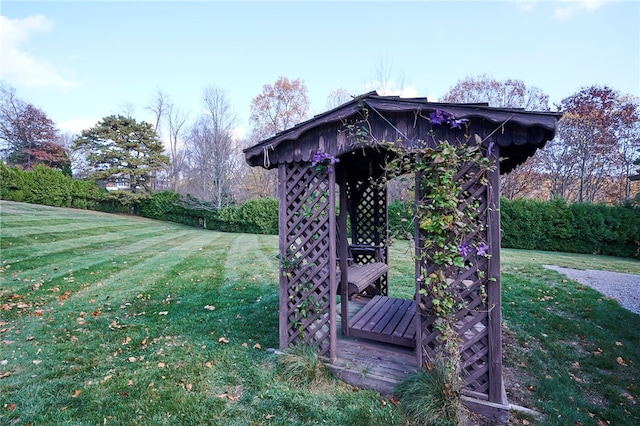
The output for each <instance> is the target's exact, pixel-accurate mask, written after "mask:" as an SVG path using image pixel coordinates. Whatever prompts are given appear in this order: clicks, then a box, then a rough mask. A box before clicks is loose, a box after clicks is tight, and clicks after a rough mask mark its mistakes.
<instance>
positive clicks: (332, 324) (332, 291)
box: [327, 173, 347, 363]
mask: <svg viewBox="0 0 640 426" xmlns="http://www.w3.org/2000/svg"><path fill="white" fill-rule="evenodd" d="M327 177H328V179H329V212H328V216H329V356H330V357H331V362H332V363H333V362H334V361H335V359H336V357H337V335H336V333H337V331H336V325H337V324H336V316H337V315H336V293H337V291H338V284H337V283H336V273H337V270H336V263H337V259H336V174H335V173H328V176H327ZM343 287H347V286H346V285H344V286H343Z"/></svg>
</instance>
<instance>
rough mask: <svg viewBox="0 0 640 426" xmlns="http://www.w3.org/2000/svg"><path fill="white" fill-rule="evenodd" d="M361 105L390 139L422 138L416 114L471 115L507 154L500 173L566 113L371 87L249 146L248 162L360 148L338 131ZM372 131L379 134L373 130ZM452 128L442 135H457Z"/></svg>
mask: <svg viewBox="0 0 640 426" xmlns="http://www.w3.org/2000/svg"><path fill="white" fill-rule="evenodd" d="M363 109H366V110H367V111H368V114H369V117H370V118H372V119H375V118H379V119H380V120H379V121H380V123H379V124H380V125H378V126H377V133H378V134H374V135H373V136H375V137H376V138H377V139H378V140H387V141H390V140H394V141H395V140H398V139H404V140H407V141H413V140H415V139H421V138H422V139H424V138H425V137H426V135H427V134H428V132H429V131H430V130H431V127H430V126H429V127H428V128H427V127H426V126H425V124H424V123H422V124H420V123H419V122H418V120H416V117H418V116H423V117H428V115H429V113H431V112H434V111H436V110H441V111H446V112H448V113H450V114H452V115H453V116H455V117H456V118H458V119H463V118H464V119H468V120H469V123H471V127H470V129H469V130H470V132H471V133H477V134H479V135H480V136H481V137H483V138H487V140H488V141H493V142H494V144H495V145H496V146H498V147H499V149H500V156H501V157H502V158H503V160H502V162H501V167H500V169H501V173H506V172H509V171H511V170H512V169H513V168H515V167H516V166H517V165H519V164H521V163H523V162H524V161H526V159H527V158H528V157H530V156H531V155H533V153H534V152H535V151H536V150H537V149H539V148H542V147H544V145H545V144H546V143H547V141H549V140H551V139H553V137H554V136H555V133H556V129H557V123H558V120H559V119H560V117H561V116H562V114H560V113H557V112H535V111H525V110H523V109H514V108H494V107H490V106H488V105H487V104H457V103H439V102H429V101H427V99H426V98H399V97H396V96H379V95H378V94H377V93H376V92H370V93H366V94H364V95H361V96H357V97H355V98H354V99H353V100H352V101H349V102H346V103H344V104H342V105H340V106H338V107H336V108H334V109H332V110H329V111H326V112H324V113H322V114H318V115H316V116H315V117H313V118H312V119H310V120H307V121H304V122H302V123H299V124H297V125H295V126H293V127H292V128H289V129H287V130H285V131H282V132H280V133H278V134H276V135H275V136H273V137H270V138H268V139H265V140H263V141H261V142H260V143H258V144H256V145H254V146H252V147H249V148H247V149H245V150H244V154H245V158H246V161H247V162H248V163H249V164H250V165H252V166H262V167H265V168H274V167H277V166H278V164H279V163H285V162H292V161H311V159H312V157H313V154H314V153H315V152H316V151H317V150H318V149H322V150H323V151H324V152H327V153H329V154H332V155H334V156H339V155H342V154H344V153H346V152H349V151H353V150H356V149H360V148H362V145H361V144H360V145H358V146H354V145H352V144H349V143H345V142H344V138H345V136H344V135H342V136H340V134H341V133H343V132H342V130H344V123H346V122H349V121H350V120H355V119H357V118H358V117H359V116H361V115H362V111H363ZM422 121H425V120H422ZM383 127H384V128H383ZM373 133H376V131H375V129H374V132H373ZM448 133H449V134H445V135H439V136H441V137H443V138H445V137H452V138H453V137H456V135H455V134H452V133H451V132H448ZM454 133H455V132H454ZM458 133H460V132H458ZM458 136H460V134H458ZM333 139H335V140H333ZM340 139H342V143H341V142H340ZM332 140H333V141H332Z"/></svg>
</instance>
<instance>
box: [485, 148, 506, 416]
mask: <svg viewBox="0 0 640 426" xmlns="http://www.w3.org/2000/svg"><path fill="white" fill-rule="evenodd" d="M492 154H493V155H492V159H493V160H494V161H495V166H496V169H495V171H493V172H491V173H489V176H488V179H487V180H488V182H489V183H488V187H487V204H488V205H487V208H488V211H487V227H488V230H487V244H488V245H489V253H490V254H491V258H490V259H489V260H488V262H487V264H488V266H487V269H488V271H487V277H488V278H489V279H490V280H491V281H488V282H487V287H488V288H487V303H488V309H489V320H488V331H489V401H491V402H493V403H498V404H507V401H506V397H505V396H504V393H503V391H502V389H503V384H502V295H501V284H500V244H501V242H500V160H499V158H500V157H499V155H500V153H499V149H498V147H496V149H494V152H493V153H492Z"/></svg>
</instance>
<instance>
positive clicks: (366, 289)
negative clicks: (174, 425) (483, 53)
mask: <svg viewBox="0 0 640 426" xmlns="http://www.w3.org/2000/svg"><path fill="white" fill-rule="evenodd" d="M436 111H439V113H445V114H447V116H450V117H455V118H456V119H465V120H468V125H467V126H466V128H462V127H461V128H452V127H450V126H434V125H433V124H432V122H431V121H430V120H429V119H428V117H429V114H430V113H434V112H436ZM559 118H560V114H558V113H549V112H530V111H524V110H521V109H505V108H492V107H488V106H487V105H486V104H450V103H432V102H428V101H427V99H425V98H412V99H407V98H398V97H388V96H378V95H377V93H375V92H371V93H368V94H365V95H362V96H359V97H357V98H354V99H353V100H352V101H350V102H347V103H345V104H343V105H341V106H339V107H337V108H334V109H332V110H330V111H327V112H325V113H322V114H319V115H317V116H315V117H314V118H312V119H310V120H308V121H306V122H303V123H300V124H298V125H296V126H294V127H292V128H290V129H288V130H285V131H283V132H281V133H278V134H277V135H275V136H273V137H271V138H269V139H266V140H263V141H262V142H260V143H258V144H257V145H255V146H253V147H250V148H247V149H245V150H244V153H245V158H246V161H247V162H248V164H249V165H251V166H260V167H264V168H266V169H273V168H277V170H278V184H279V185H278V187H279V195H278V196H279V258H280V279H279V280H280V282H279V284H280V322H279V329H280V330H279V333H280V347H281V349H286V348H288V347H290V346H292V345H296V344H300V343H304V344H309V345H312V346H314V347H315V348H317V352H318V354H319V355H320V356H322V357H323V359H325V360H326V362H327V364H328V365H329V367H330V368H332V370H333V371H334V372H336V374H338V375H339V376H340V377H342V378H343V379H344V380H345V381H347V382H350V383H352V384H354V385H357V386H361V387H371V388H374V389H377V390H380V391H382V392H385V393H388V392H390V391H391V389H392V388H393V384H394V383H395V382H397V381H398V380H400V379H402V378H403V377H404V376H406V375H407V374H409V373H410V372H412V371H416V370H418V369H420V368H422V366H423V364H424V362H425V361H426V360H427V359H428V357H429V356H430V355H431V354H433V352H434V350H435V349H436V347H437V346H438V335H439V333H438V331H437V330H436V328H435V327H434V318H433V316H430V315H428V314H427V312H426V310H425V306H428V305H429V300H424V296H423V295H422V294H424V293H423V292H422V293H421V292H420V289H421V286H424V285H425V283H424V280H423V277H424V276H427V275H428V274H430V273H431V272H434V271H433V265H430V264H428V263H427V262H424V261H423V260H416V265H415V281H416V295H415V297H414V299H413V300H405V299H398V298H394V297H390V296H389V288H390V286H392V285H393V283H392V282H390V281H389V276H388V269H389V268H388V249H389V243H390V238H389V230H388V217H387V187H386V185H385V182H386V176H385V164H386V163H387V161H389V159H390V157H392V155H393V153H391V152H389V151H388V150H387V149H386V148H385V145H384V144H381V143H380V141H388V142H395V143H397V144H403V145H406V146H411V145H412V144H423V145H424V144H434V145H435V144H436V143H437V142H438V141H442V140H447V141H450V142H455V141H457V143H467V142H466V141H468V140H469V137H468V136H469V135H477V136H478V138H472V140H474V141H475V143H477V142H478V141H481V143H482V144H483V145H484V146H485V148H486V147H489V146H490V147H491V148H490V149H487V150H486V151H487V154H488V155H489V156H490V157H491V158H492V159H493V160H495V165H496V166H495V167H494V169H493V170H492V171H490V172H488V173H487V175H486V176H485V179H474V178H473V176H472V174H473V173H472V170H467V171H466V172H465V173H461V174H460V176H459V179H464V180H465V182H461V184H462V187H463V188H465V191H464V193H465V197H466V198H465V199H464V200H462V202H463V203H477V205H479V206H481V208H479V209H478V211H479V212H480V213H479V215H478V217H477V220H478V221H480V223H482V225H483V226H482V227H480V228H479V229H481V230H482V234H483V235H482V238H483V240H484V241H486V242H487V243H488V244H487V246H488V249H487V250H488V253H487V254H488V255H487V256H486V257H482V258H481V259H480V260H478V261H475V262H474V265H473V267H468V268H459V270H458V272H457V273H456V276H455V277H453V278H454V280H455V285H456V286H457V288H459V289H460V297H462V298H463V299H464V301H465V304H464V308H463V309H462V310H461V311H460V312H458V313H457V314H456V320H458V322H457V324H456V331H457V332H458V335H459V336H460V337H461V339H462V348H461V358H462V372H463V377H464V381H465V388H464V402H465V404H466V405H467V406H468V407H469V408H470V409H472V410H473V411H476V412H479V413H481V414H484V415H487V416H489V417H493V418H495V419H498V420H502V421H504V420H505V419H506V418H508V409H509V408H508V403H507V398H506V393H505V390H504V385H503V381H502V339H501V294H500V174H502V173H507V172H509V171H511V170H512V169H514V168H515V167H516V166H517V165H519V164H521V163H523V162H524V161H525V160H526V159H527V158H528V157H530V156H531V155H533V154H534V153H535V151H536V150H537V149H539V148H542V147H543V146H544V145H545V143H546V142H547V141H549V140H551V139H553V137H554V135H555V131H556V126H557V121H558V119H559ZM334 159H335V160H337V161H334ZM327 160H330V161H327ZM328 163H332V164H328ZM313 164H316V167H314V166H313ZM318 164H321V165H322V166H321V167H317V165H318ZM407 172H411V170H407ZM415 175H416V176H418V177H417V178H416V179H419V176H420V173H416V174H415ZM416 188H418V185H416ZM419 192H420V191H418V190H416V199H417V198H418V197H425V196H426V197H428V196H429V194H424V193H419ZM423 232H424V231H422V230H420V229H419V227H418V226H416V227H415V234H414V237H413V241H414V245H415V250H416V252H415V254H416V259H421V256H418V255H419V254H420V251H421V250H427V248H424V247H423V246H422V245H421V241H423V240H424V234H423Z"/></svg>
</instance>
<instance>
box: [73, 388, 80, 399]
mask: <svg viewBox="0 0 640 426" xmlns="http://www.w3.org/2000/svg"><path fill="white" fill-rule="evenodd" d="M81 393H82V389H76V391H75V392H74V393H73V395H71V398H77V397H79V396H80V394H81Z"/></svg>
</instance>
